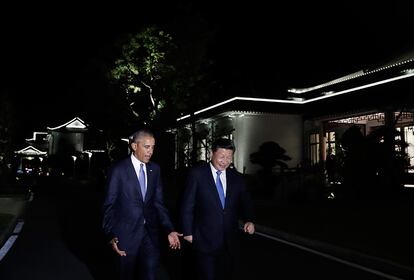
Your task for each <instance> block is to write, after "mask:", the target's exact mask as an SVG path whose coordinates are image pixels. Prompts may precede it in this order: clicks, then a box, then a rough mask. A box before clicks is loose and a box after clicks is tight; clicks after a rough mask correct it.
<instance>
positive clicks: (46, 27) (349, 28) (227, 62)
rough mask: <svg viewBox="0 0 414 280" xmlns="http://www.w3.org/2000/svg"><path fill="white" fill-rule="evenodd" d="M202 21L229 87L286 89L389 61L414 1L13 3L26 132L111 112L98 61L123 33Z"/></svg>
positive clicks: (15, 84)
mask: <svg viewBox="0 0 414 280" xmlns="http://www.w3.org/2000/svg"><path fill="white" fill-rule="evenodd" d="M147 2H148V1H147ZM2 5H3V6H4V5H5V4H2ZM193 22H203V24H204V25H203V28H207V29H211V30H213V31H214V32H212V34H214V36H213V38H212V39H211V40H210V43H209V46H208V48H209V53H210V56H211V57H212V59H214V61H215V63H216V68H215V75H216V76H217V79H219V80H222V81H223V84H225V85H227V86H228V89H229V90H228V92H229V95H232V94H233V93H234V92H237V88H244V89H246V88H247V89H248V90H250V91H251V93H252V95H255V96H263V97H269V98H272V97H277V96H278V95H280V92H282V91H286V89H287V88H289V87H307V86H313V85H316V84H318V83H321V82H326V81H328V80H330V79H334V78H338V77H339V76H341V75H345V74H349V73H351V72H354V71H358V70H361V69H365V68H368V67H371V66H373V65H375V64H377V63H382V62H386V61H388V60H389V59H391V58H393V57H394V56H398V55H400V54H403V53H406V52H408V51H410V50H411V49H412V47H413V42H414V21H413V20H412V16H411V9H410V6H407V4H401V3H399V2H397V1H392V2H391V3H378V2H372V3H370V2H366V1H341V2H336V3H335V2H332V3H328V2H324V3H314V1H312V3H308V2H305V3H300V2H298V1H289V2H288V3H285V2H280V1H278V2H274V1H253V2H251V1H250V2H248V3H241V2H236V1H233V2H231V1H230V2H229V1H221V2H219V1H217V2H215V1H204V2H198V3H197V4H195V3H191V1H168V2H167V1H166V2H160V1H158V2H157V1H155V2H154V1H151V3H146V2H140V1H135V2H125V3H120V2H116V3H115V2H114V3H107V4H103V3H99V4H98V3H96V4H92V3H89V4H88V3H83V4H80V3H74V2H69V1H67V2H60V3H59V4H55V5H53V4H47V5H46V4H39V3H36V4H33V3H31V4H28V3H19V4H13V5H12V6H10V5H7V7H6V6H4V7H1V9H0V34H1V37H2V40H1V48H0V61H1V66H0V68H1V77H2V78H1V86H0V90H1V93H2V94H3V93H4V92H8V93H12V95H13V96H14V98H15V99H16V101H17V102H16V103H17V111H18V114H17V115H18V116H17V118H18V119H19V121H20V122H21V123H22V125H21V134H22V135H24V137H26V138H28V137H30V136H31V132H32V131H33V130H37V131H44V130H45V129H46V126H55V125H59V124H62V123H63V122H66V121H68V120H70V119H72V118H73V117H75V116H80V117H86V118H88V119H87V120H86V121H87V122H88V121H93V120H91V118H92V116H93V118H96V119H98V118H103V117H104V116H100V115H99V114H100V111H99V106H104V105H103V104H104V102H102V101H101V102H97V100H99V99H102V98H105V97H104V96H103V95H100V92H101V89H99V87H97V86H96V85H97V84H100V83H101V82H102V81H101V80H100V79H102V77H101V76H100V75H99V73H98V71H96V69H98V66H99V65H102V64H104V63H108V65H109V64H110V63H111V62H112V61H111V58H112V57H113V56H114V51H115V42H116V41H117V40H118V39H119V38H120V37H122V36H123V35H124V34H126V33H128V32H137V31H139V29H140V28H141V27H142V26H145V25H147V24H151V23H156V24H159V25H161V26H163V27H166V29H168V28H169V29H170V30H171V31H170V32H171V33H172V35H173V37H174V36H175V37H179V36H190V35H189V34H191V36H196V34H197V33H196V32H193V33H190V32H188V28H189V26H191V25H192V23H193ZM194 26H196V25H194ZM180 32H187V33H183V34H184V35H183V34H181V35H180ZM88 85H89V86H88ZM235 85H236V90H230V89H231V88H232V87H234V86H235ZM247 94H249V91H248V92H247ZM222 97H223V96H222ZM212 101H215V100H212Z"/></svg>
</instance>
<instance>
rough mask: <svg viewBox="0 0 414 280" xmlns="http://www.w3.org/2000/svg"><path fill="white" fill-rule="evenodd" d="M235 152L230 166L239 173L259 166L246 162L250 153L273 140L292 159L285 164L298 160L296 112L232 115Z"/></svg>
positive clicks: (298, 119)
mask: <svg viewBox="0 0 414 280" xmlns="http://www.w3.org/2000/svg"><path fill="white" fill-rule="evenodd" d="M232 120H233V126H234V128H235V131H234V142H235V145H236V153H235V156H234V165H235V167H236V168H237V170H239V171H240V172H243V169H245V172H246V173H247V174H253V173H256V172H257V170H258V169H260V166H259V165H257V164H252V163H251V162H250V154H251V153H254V152H256V151H258V149H259V146H260V145H261V144H262V143H263V142H267V141H274V142H276V143H278V144H279V145H280V146H281V147H282V148H284V149H285V150H286V154H287V155H288V156H290V157H291V158H292V159H291V160H290V161H287V162H286V163H287V164H288V166H289V167H296V166H297V165H298V164H299V163H300V162H301V160H302V147H303V121H302V117H301V116H300V115H289V114H247V113H245V114H244V115H243V116H241V117H240V116H238V117H236V118H233V119H232Z"/></svg>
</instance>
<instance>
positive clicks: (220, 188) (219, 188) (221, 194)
mask: <svg viewBox="0 0 414 280" xmlns="http://www.w3.org/2000/svg"><path fill="white" fill-rule="evenodd" d="M216 173H217V178H216V187H217V192H218V194H219V197H220V201H221V206H222V207H223V209H224V201H225V198H224V188H223V183H222V182H221V180H220V174H221V171H217V172H216Z"/></svg>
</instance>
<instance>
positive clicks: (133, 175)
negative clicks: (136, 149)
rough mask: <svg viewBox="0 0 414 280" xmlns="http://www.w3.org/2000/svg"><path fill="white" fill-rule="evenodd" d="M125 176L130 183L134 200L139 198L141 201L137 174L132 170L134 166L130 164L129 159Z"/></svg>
mask: <svg viewBox="0 0 414 280" xmlns="http://www.w3.org/2000/svg"><path fill="white" fill-rule="evenodd" d="M126 170H127V176H128V178H129V179H128V180H129V181H130V182H131V191H132V194H133V197H134V198H137V197H138V198H140V199H141V200H142V193H141V188H140V186H139V181H138V176H137V173H136V172H135V169H134V165H133V164H132V161H131V159H129V160H128V165H127V169H126Z"/></svg>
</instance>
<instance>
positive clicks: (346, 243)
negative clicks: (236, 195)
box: [0, 189, 414, 279]
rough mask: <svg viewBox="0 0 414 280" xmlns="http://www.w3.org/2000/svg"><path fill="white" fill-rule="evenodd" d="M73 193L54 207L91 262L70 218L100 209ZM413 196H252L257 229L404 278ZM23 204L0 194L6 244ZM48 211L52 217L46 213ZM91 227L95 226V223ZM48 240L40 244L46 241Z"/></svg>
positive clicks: (408, 273)
mask: <svg viewBox="0 0 414 280" xmlns="http://www.w3.org/2000/svg"><path fill="white" fill-rule="evenodd" d="M71 194H72V195H77V196H78V197H82V196H84V198H83V199H79V198H78V202H77V203H76V205H72V203H73V202H71V200H70V199H69V198H68V199H65V200H63V201H62V202H61V203H60V205H54V206H53V207H57V209H62V207H66V208H71V207H74V208H73V210H72V211H70V212H65V213H72V214H71V215H72V216H70V217H69V216H67V217H64V219H63V220H64V221H66V222H65V229H66V235H65V236H64V237H65V238H67V240H66V241H67V244H69V245H70V246H71V247H70V248H69V249H71V250H75V249H76V253H78V254H80V255H81V256H82V257H83V258H86V259H87V260H88V261H90V262H92V263H93V264H95V263H96V262H94V261H93V260H90V259H88V256H89V253H88V251H87V250H85V249H84V248H85V247H84V246H88V247H89V248H91V244H83V245H81V246H80V245H79V244H72V243H71V242H70V241H71V240H75V239H74V236H75V237H76V236H77V235H79V234H80V232H79V229H77V228H73V226H71V223H72V224H73V225H78V224H79V222H80V224H81V225H84V226H86V225H89V223H90V221H91V220H93V221H97V220H99V219H97V217H95V216H96V215H99V213H87V214H86V215H85V209H89V207H90V205H88V203H89V201H90V200H88V199H87V197H86V196H85V195H93V194H92V193H90V194H87V193H84V192H83V191H82V190H79V189H78V190H76V191H71ZM412 198H414V196H413V194H411V193H407V194H406V196H402V197H399V198H398V199H390V198H388V199H380V200H372V201H348V202H340V203H338V202H336V201H326V202H322V203H321V202H319V203H302V204H292V203H291V204H283V203H277V202H275V201H271V200H255V208H256V212H257V230H258V231H261V232H264V233H266V234H270V235H273V236H277V237H278V238H281V239H283V240H286V241H288V242H294V243H296V244H302V245H304V246H307V247H309V248H314V249H317V250H321V251H322V252H326V253H328V254H332V255H334V256H338V257H341V258H344V259H348V260H352V261H356V262H359V263H361V264H363V265H367V266H370V267H373V268H380V269H381V270H383V271H384V270H385V271H386V272H390V273H393V274H395V275H400V276H402V277H403V278H404V279H414V277H413V276H414V259H413V258H412V252H413V251H414V242H412V236H414V228H413V227H411V219H412V217H411V213H413V212H414V203H412ZM98 201H99V200H98ZM25 203H27V200H26V201H25V200H23V199H21V198H20V199H16V198H8V197H0V213H9V214H12V215H14V218H13V220H12V221H11V222H10V225H9V227H8V229H7V230H6V231H3V232H1V233H0V241H1V240H3V242H1V243H3V244H4V242H5V240H6V237H7V236H8V235H10V234H11V233H12V230H13V227H14V225H15V224H16V222H17V220H18V218H19V217H20V216H21V215H22V214H23V212H24V209H25ZM62 203H63V204H62ZM79 203H80V204H79ZM95 208H96V209H99V205H95V207H94V208H93V209H95ZM48 216H49V217H51V218H53V215H51V214H50V213H49V214H48ZM31 219H32V224H33V223H41V222H42V219H39V217H34V218H33V217H31ZM79 219H82V221H79ZM29 226H30V225H29ZM94 226H95V227H96V228H97V227H99V225H98V224H96V225H94ZM68 233H69V234H68ZM88 235H89V234H88ZM95 236H97V235H96V234H95ZM77 237H78V236H77ZM46 239H47V238H46ZM77 240H78V239H77ZM52 241H53V240H52ZM45 242H46V241H45ZM47 243H48V242H46V243H44V244H43V245H44V246H48V245H49V244H47ZM82 248H83V249H82ZM91 249H93V248H91ZM96 264H97V263H96ZM97 265H98V264H97ZM94 276H97V275H94ZM98 276H99V277H100V276H101V275H98Z"/></svg>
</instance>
